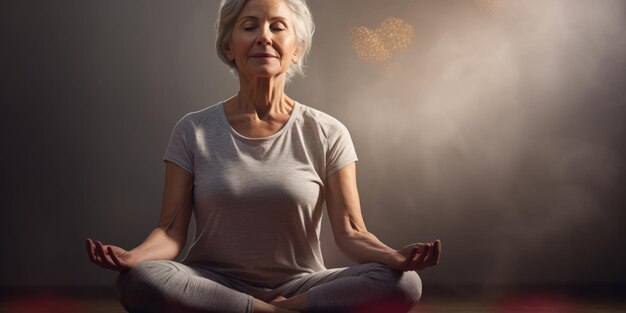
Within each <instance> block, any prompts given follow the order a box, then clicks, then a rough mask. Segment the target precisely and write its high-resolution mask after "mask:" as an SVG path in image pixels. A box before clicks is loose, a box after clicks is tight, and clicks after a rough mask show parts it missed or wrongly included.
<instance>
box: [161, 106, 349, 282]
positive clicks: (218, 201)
mask: <svg viewBox="0 0 626 313" xmlns="http://www.w3.org/2000/svg"><path fill="white" fill-rule="evenodd" d="M223 105H224V104H223V102H219V103H217V104H215V105H212V106H210V107H207V108H205V109H203V110H200V111H197V112H192V113H189V114H187V115H185V116H184V117H183V118H181V119H180V121H179V122H178V123H177V124H176V127H175V128H174V130H173V132H172V136H171V138H170V142H169V145H168V147H167V150H166V153H165V156H164V159H163V160H164V161H166V160H167V161H171V162H173V163H175V164H177V165H179V166H180V167H182V168H184V169H185V170H187V171H188V172H189V173H191V174H192V175H193V176H194V192H193V194H194V209H193V213H194V217H195V220H196V232H195V236H194V241H193V244H192V245H191V247H190V250H189V252H188V253H187V255H186V256H185V258H184V260H183V261H182V262H183V263H185V264H197V263H201V264H202V266H204V267H207V268H210V269H211V270H213V271H216V272H218V273H221V274H224V275H227V276H231V277H234V278H237V279H240V280H243V281H245V282H247V283H249V284H251V285H255V286H263V287H276V286H278V285H280V284H282V283H284V282H286V281H289V280H291V279H294V278H297V277H300V276H303V275H306V274H310V273H314V272H318V271H320V270H324V269H325V267H324V261H323V258H322V253H321V250H320V242H319V235H320V227H321V218H322V214H323V210H322V205H323V203H324V196H325V195H324V190H325V185H326V177H327V176H329V175H331V174H333V173H334V172H336V171H338V170H339V169H341V168H343V167H345V166H346V165H348V164H350V163H352V162H355V161H357V156H356V152H355V149H354V145H353V143H352V139H351V138H350V134H349V132H348V129H347V128H346V127H345V126H344V125H343V124H342V123H341V122H339V121H338V120H337V119H335V118H333V117H331V116H330V115H328V114H326V113H323V112H321V111H319V110H316V109H313V108H311V107H308V106H306V105H304V104H301V103H298V102H295V105H294V107H293V110H292V112H291V115H290V117H289V120H288V121H287V123H286V124H285V125H284V126H283V128H281V129H280V130H279V131H278V132H277V133H275V134H273V135H271V136H268V137H263V138H249V137H245V136H243V135H241V134H239V133H237V132H236V131H235V130H234V129H233V128H232V127H231V126H230V124H229V122H228V120H227V118H226V115H225V113H224V107H223Z"/></svg>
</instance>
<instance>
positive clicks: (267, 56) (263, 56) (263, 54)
mask: <svg viewBox="0 0 626 313" xmlns="http://www.w3.org/2000/svg"><path fill="white" fill-rule="evenodd" d="M275 57H276V56H275V55H272V54H269V53H256V54H253V55H252V56H251V58H275Z"/></svg>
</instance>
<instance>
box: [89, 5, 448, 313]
mask: <svg viewBox="0 0 626 313" xmlns="http://www.w3.org/2000/svg"><path fill="white" fill-rule="evenodd" d="M216 25H217V30H218V35H217V41H216V46H217V52H218V55H219V56H220V58H221V59H222V60H223V61H224V62H225V63H227V64H228V65H229V66H230V67H231V69H232V72H233V74H234V75H236V76H237V77H238V78H239V92H238V93H237V94H236V95H234V96H233V97H231V98H230V99H228V100H225V101H221V102H219V103H217V104H214V105H211V106H209V107H207V108H205V109H202V110H200V111H197V112H192V113H189V114H187V115H185V116H184V117H183V118H181V119H180V120H179V121H178V123H177V124H176V126H175V127H174V130H173V132H172V136H171V138H170V142H169V145H168V147H167V150H166V152H165V157H164V162H165V188H164V195H163V206H162V209H161V216H160V220H159V225H158V226H157V227H156V228H155V229H154V230H153V231H152V232H151V233H150V234H149V236H148V237H147V238H146V239H145V241H144V242H143V243H142V244H140V245H139V246H137V247H136V248H134V249H132V250H130V251H127V250H124V249H122V248H120V247H117V246H114V245H108V244H103V243H101V242H100V241H93V240H91V239H87V251H88V254H89V258H90V260H91V261H92V262H93V263H95V264H97V265H99V266H101V267H104V268H108V269H112V270H116V271H119V272H120V273H119V276H118V279H117V282H116V287H117V294H118V296H119V299H120V302H121V303H122V305H123V306H124V308H126V309H127V310H128V311H130V312H221V313H224V312H305V311H306V312H329V311H348V310H354V309H355V308H359V307H363V306H364V305H365V306H366V305H368V304H369V303H373V302H376V301H378V303H380V302H381V301H382V302H384V301H387V300H389V299H393V300H389V301H393V306H394V307H395V308H398V307H401V308H404V310H405V311H408V310H409V309H410V308H411V307H413V306H414V305H415V304H416V303H417V302H418V300H419V298H420V296H421V292H422V285H421V280H420V278H419V276H418V275H417V273H416V272H415V270H420V269H423V268H425V267H428V266H432V265H436V264H437V263H438V261H439V256H440V251H441V243H440V241H438V240H437V241H434V242H431V243H413V244H409V245H407V246H405V247H403V248H401V249H397V250H396V249H392V248H390V247H388V246H387V245H385V244H383V243H382V242H380V241H379V240H378V239H377V238H376V237H375V236H374V235H373V234H372V233H370V232H368V230H367V228H366V227H365V223H364V222H363V217H362V215H361V208H360V204H359V195H358V191H357V185H356V166H355V163H356V161H357V156H356V153H355V149H354V146H353V144H352V140H351V138H350V134H349V133H348V130H347V128H346V127H345V126H344V125H343V124H342V123H341V122H339V121H338V120H337V119H335V118H333V117H331V116H330V115H328V114H325V113H323V112H321V111H319V110H316V109H314V108H312V107H309V106H306V105H304V104H302V103H299V102H297V101H295V100H293V99H291V98H290V97H288V96H287V95H286V94H285V90H284V88H285V84H286V83H287V82H288V81H289V80H290V79H291V77H292V76H293V75H294V74H296V73H298V74H303V71H302V66H303V61H304V59H305V58H306V56H307V54H308V52H309V51H310V48H311V38H312V35H313V31H314V26H313V21H312V18H311V13H310V12H309V9H308V7H307V5H306V2H305V0H222V1H221V3H220V7H219V17H218V20H217V23H216ZM324 201H326V206H327V209H328V216H329V219H330V222H331V225H332V231H333V235H334V239H335V242H336V244H337V246H338V247H339V249H340V250H341V251H342V252H343V253H344V254H345V255H347V256H348V257H350V258H351V259H352V260H354V261H356V262H358V265H355V266H351V267H345V268H332V269H327V268H326V267H325V266H324V262H323V259H322V254H321V250H320V242H319V235H320V226H321V218H322V213H323V211H322V206H323V204H324ZM192 214H194V217H195V221H196V232H195V235H194V241H193V244H192V245H191V247H190V249H189V252H188V254H187V255H186V256H185V258H184V259H183V260H182V261H181V262H175V261H172V260H173V259H174V258H176V257H177V256H178V254H179V253H180V251H181V249H182V248H183V247H184V246H185V244H186V238H187V231H188V226H189V221H190V217H191V215H192Z"/></svg>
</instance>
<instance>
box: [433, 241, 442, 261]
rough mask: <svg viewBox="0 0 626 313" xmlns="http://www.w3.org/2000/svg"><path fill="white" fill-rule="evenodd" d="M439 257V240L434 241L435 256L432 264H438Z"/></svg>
mask: <svg viewBox="0 0 626 313" xmlns="http://www.w3.org/2000/svg"><path fill="white" fill-rule="evenodd" d="M439 258H441V240H436V241H435V258H434V260H433V265H437V264H439Z"/></svg>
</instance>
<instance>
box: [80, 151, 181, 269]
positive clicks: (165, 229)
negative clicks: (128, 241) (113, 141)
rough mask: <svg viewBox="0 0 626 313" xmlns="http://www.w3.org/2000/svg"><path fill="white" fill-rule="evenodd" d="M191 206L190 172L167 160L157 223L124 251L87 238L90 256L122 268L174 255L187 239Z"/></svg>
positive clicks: (108, 264) (100, 264)
mask: <svg viewBox="0 0 626 313" xmlns="http://www.w3.org/2000/svg"><path fill="white" fill-rule="evenodd" d="M192 206H193V176H192V175H191V174H190V173H188V172H187V171H185V170H184V169H182V168H181V167H179V166H178V165H176V164H174V163H171V162H166V165H165V186H164V190H163V204H162V207H161V217H160V218H159V224H158V226H157V227H156V228H155V229H154V230H153V231H152V232H151V233H150V234H149V235H148V237H147V238H146V239H145V240H144V241H143V243H141V244H140V245H139V246H137V247H136V248H134V249H132V250H130V251H126V250H124V249H122V248H120V247H117V246H114V245H105V244H102V243H101V242H99V241H96V242H95V243H94V242H93V241H92V240H91V239H87V252H88V255H89V258H90V260H91V261H92V262H93V263H95V264H97V265H99V266H101V267H104V268H109V269H113V270H124V269H127V268H130V267H132V266H134V265H135V264H138V263H140V262H143V261H147V260H171V259H174V258H175V257H176V256H178V254H179V253H180V251H181V250H182V248H183V247H184V246H185V243H186V242H187V230H188V228H189V220H190V218H191V208H192Z"/></svg>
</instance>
